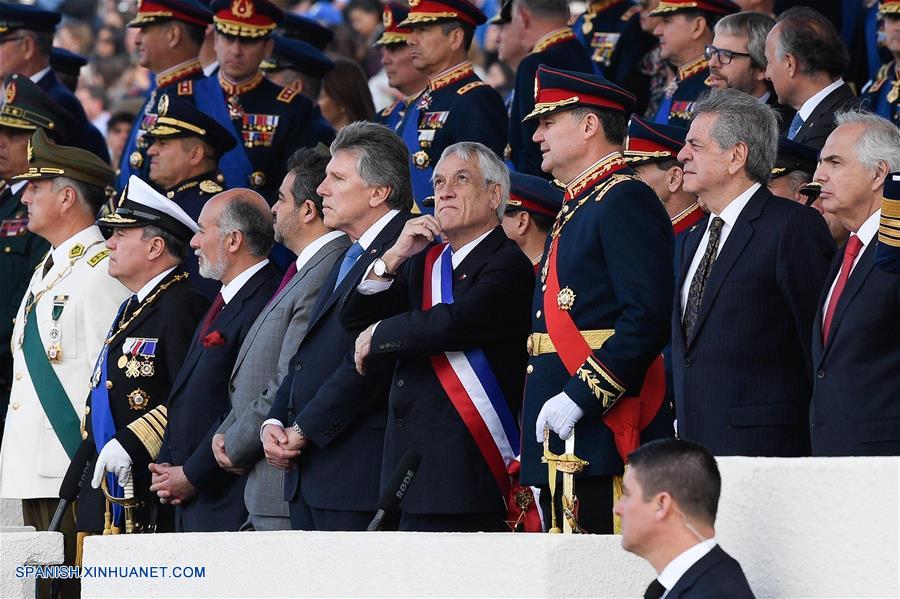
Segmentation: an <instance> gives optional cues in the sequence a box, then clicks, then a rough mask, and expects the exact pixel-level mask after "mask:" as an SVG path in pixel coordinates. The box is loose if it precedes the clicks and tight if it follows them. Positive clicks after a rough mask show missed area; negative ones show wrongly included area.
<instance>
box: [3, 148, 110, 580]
mask: <svg viewBox="0 0 900 599" xmlns="http://www.w3.org/2000/svg"><path fill="white" fill-rule="evenodd" d="M28 156H29V161H28V170H27V171H26V172H25V173H22V174H21V175H18V176H16V177H14V180H25V181H27V182H28V184H27V186H26V188H25V193H24V194H23V196H22V203H23V204H25V206H27V208H28V230H29V231H31V232H33V233H35V234H36V235H39V236H41V237H43V238H44V239H46V240H47V241H48V242H49V243H50V246H51V250H50V251H49V252H48V253H47V255H46V256H45V257H44V259H43V260H42V261H41V263H40V264H39V265H38V267H37V268H36V269H35V271H34V274H33V275H32V277H31V281H30V282H29V284H28V289H27V290H26V292H25V297H24V298H23V299H22V304H21V305H20V306H19V310H18V313H17V314H16V324H15V326H14V328H13V335H12V354H13V384H12V391H11V393H10V405H9V412H8V413H7V416H6V428H5V429H4V431H3V447H2V451H0V496H2V497H4V498H7V499H22V500H23V512H24V518H25V524H26V525H31V526H34V527H35V528H36V529H37V530H47V527H48V525H49V523H50V517H51V515H52V514H53V511H54V510H55V509H56V505H57V503H58V499H57V498H58V497H59V486H60V483H61V482H62V479H63V476H64V475H65V473H66V469H67V468H68V466H69V461H70V460H71V458H72V456H73V455H74V454H75V450H76V449H77V448H78V446H79V445H80V444H81V441H82V429H81V422H82V416H83V414H84V412H85V399H86V397H87V395H88V390H89V382H90V377H91V370H92V368H93V366H94V362H95V361H96V359H97V354H98V353H99V352H100V348H101V347H102V345H103V340H104V339H106V331H107V330H108V329H109V323H110V321H111V320H112V318H113V316H114V315H115V313H116V310H118V306H119V304H120V303H121V302H122V300H124V299H125V298H126V297H128V290H127V289H126V288H125V287H123V286H122V284H121V283H119V282H118V281H116V280H115V279H113V278H112V277H110V276H109V274H108V273H107V271H106V258H107V254H108V253H109V252H108V250H106V249H105V248H104V247H103V242H104V240H103V236H102V235H101V234H100V230H99V229H98V228H97V227H96V226H94V218H95V216H94V215H95V214H96V213H97V211H98V210H99V209H100V206H101V205H102V204H103V202H104V201H105V199H106V194H105V188H106V186H107V185H109V184H111V183H112V180H113V176H114V173H113V171H112V169H111V168H110V167H109V166H108V165H107V164H106V163H104V162H103V161H102V160H101V159H100V158H97V157H96V156H95V155H94V154H91V153H90V152H88V151H87V150H82V149H78V148H71V147H67V146H58V145H55V144H53V143H51V142H50V141H49V140H48V139H47V136H46V135H45V134H44V132H43V131H42V130H38V131H36V132H35V134H34V137H33V138H32V141H31V144H30V146H29V148H28ZM73 525H74V522H73V519H72V516H71V513H69V514H67V518H66V519H65V520H64V522H63V527H62V530H63V532H68V533H69V534H66V541H67V547H66V548H67V550H68V551H67V552H66V553H67V555H66V558H67V559H66V563H73V561H72V560H73V559H74V540H75V539H74V534H71V533H72V532H73V531H74V526H73Z"/></svg>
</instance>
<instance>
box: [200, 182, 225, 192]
mask: <svg viewBox="0 0 900 599" xmlns="http://www.w3.org/2000/svg"><path fill="white" fill-rule="evenodd" d="M200 191H202V192H203V193H209V194H213V193H221V192H223V191H225V188H224V187H222V186H221V185H219V184H218V183H216V182H215V181H213V180H212V179H204V180H203V181H200Z"/></svg>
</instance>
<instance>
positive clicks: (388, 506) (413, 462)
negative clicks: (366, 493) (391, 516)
mask: <svg viewBox="0 0 900 599" xmlns="http://www.w3.org/2000/svg"><path fill="white" fill-rule="evenodd" d="M421 462H422V454H421V453H416V452H415V451H407V452H406V453H404V454H403V457H402V458H400V463H398V464H397V467H396V468H394V473H393V474H392V475H391V480H390V481H389V482H388V484H387V486H386V487H385V488H384V491H382V493H381V497H380V498H379V499H378V511H377V512H375V517H374V518H372V521H371V522H370V523H369V527H368V528H366V530H381V525H382V521H383V520H384V517H385V516H386V515H387V514H388V513H389V512H396V511H397V510H398V509H400V501H401V500H402V499H403V496H404V495H406V491H407V489H409V485H410V483H411V482H412V479H413V478H415V476H416V471H417V470H418V469H419V464H420V463H421Z"/></svg>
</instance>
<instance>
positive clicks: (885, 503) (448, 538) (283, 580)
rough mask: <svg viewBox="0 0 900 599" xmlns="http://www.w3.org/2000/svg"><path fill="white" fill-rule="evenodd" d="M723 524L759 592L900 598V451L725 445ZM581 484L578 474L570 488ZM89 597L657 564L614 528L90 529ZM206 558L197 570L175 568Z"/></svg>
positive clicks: (645, 577) (593, 574)
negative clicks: (178, 572)
mask: <svg viewBox="0 0 900 599" xmlns="http://www.w3.org/2000/svg"><path fill="white" fill-rule="evenodd" d="M719 465H720V469H721V471H722V476H723V481H724V482H723V491H722V499H721V502H720V508H719V521H718V526H717V535H718V539H719V541H720V543H721V544H722V546H723V547H724V548H725V549H726V551H728V552H730V553H731V554H732V555H734V556H735V557H736V558H737V559H738V560H739V561H740V562H741V564H742V565H743V567H744V571H745V572H746V573H747V576H748V578H749V580H750V583H751V585H752V587H753V589H754V591H755V592H756V593H757V595H758V596H759V597H779V598H781V597H900V532H898V528H900V458H846V459H845V458H838V459H751V458H722V459H720V460H719ZM576 491H577V487H576ZM85 564H86V565H91V566H96V565H115V566H124V565H143V566H149V565H158V566H166V567H168V568H169V572H168V574H169V577H167V578H154V579H130V580H129V579H115V578H93V579H87V580H83V581H82V589H83V596H84V597H125V596H128V597H137V596H152V597H274V596H319V597H322V596H335V597H337V596H340V597H363V596H364V597H422V596H430V597H450V596H455V597H460V596H463V597H470V596H479V597H509V596H516V597H640V596H641V595H642V593H643V589H644V588H645V586H646V585H647V584H648V583H649V581H650V580H652V579H653V577H654V573H653V571H652V570H651V569H650V567H649V566H648V565H647V564H646V563H644V562H643V561H641V560H639V559H637V558H635V557H634V556H631V555H630V554H627V553H625V552H624V551H622V550H621V548H620V547H619V539H618V538H617V537H601V536H583V537H579V536H569V537H563V536H555V535H553V536H551V535H497V534H494V535H484V534H481V535H462V534H415V533H405V534H404V533H380V534H366V533H331V534H329V533H297V532H281V533H217V534H191V535H152V536H151V535H134V536H119V537H92V538H89V539H88V540H87V542H86V544H85ZM174 566H188V567H190V566H200V567H204V568H205V576H204V578H202V579H185V578H173V577H171V574H172V570H171V569H172V568H173V567H174Z"/></svg>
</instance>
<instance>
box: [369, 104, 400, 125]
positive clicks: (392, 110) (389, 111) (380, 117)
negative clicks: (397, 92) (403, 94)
mask: <svg viewBox="0 0 900 599" xmlns="http://www.w3.org/2000/svg"><path fill="white" fill-rule="evenodd" d="M404 112H406V102H404V101H403V100H397V101H396V102H394V103H393V104H391V105H390V106H388V107H387V108H385V109H384V110H382V111H381V112H379V113H378V114H376V115H375V118H374V119H372V120H373V121H375V122H376V123H380V124H382V125H384V126H385V127H388V128H389V129H391V130H392V131H396V130H397V127H398V126H399V125H400V121H402V120H403V113H404Z"/></svg>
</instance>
